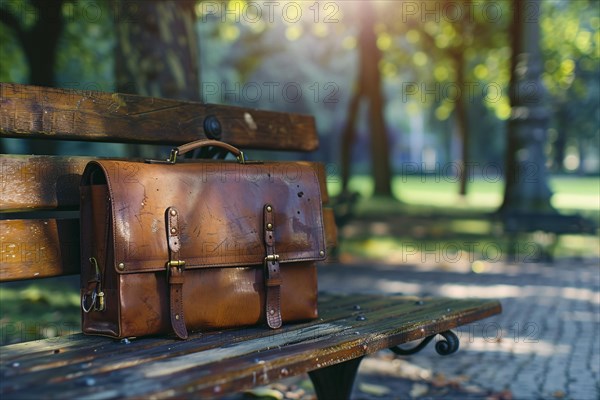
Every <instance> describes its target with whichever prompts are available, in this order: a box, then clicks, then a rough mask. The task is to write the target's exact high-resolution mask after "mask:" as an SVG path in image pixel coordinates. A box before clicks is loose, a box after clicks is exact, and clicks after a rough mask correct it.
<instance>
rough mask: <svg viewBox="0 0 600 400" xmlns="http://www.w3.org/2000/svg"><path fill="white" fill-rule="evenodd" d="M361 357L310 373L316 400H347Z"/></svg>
mask: <svg viewBox="0 0 600 400" xmlns="http://www.w3.org/2000/svg"><path fill="white" fill-rule="evenodd" d="M362 359H363V358H362V357H358V358H355V359H353V360H348V361H346V362H343V363H339V364H336V365H332V366H331V367H325V368H321V369H316V370H314V371H310V372H309V373H308V375H309V376H310V380H311V381H312V383H313V386H314V387H315V392H316V394H317V399H320V400H329V399H336V400H337V399H340V400H343V399H349V398H350V393H352V386H353V385H354V379H355V378H356V371H358V366H359V365H360V362H361V361H362Z"/></svg>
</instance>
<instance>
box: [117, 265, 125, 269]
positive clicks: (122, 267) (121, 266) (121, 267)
mask: <svg viewBox="0 0 600 400" xmlns="http://www.w3.org/2000/svg"><path fill="white" fill-rule="evenodd" d="M117 268H119V269H120V270H121V271H123V270H124V269H125V264H124V263H119V265H117Z"/></svg>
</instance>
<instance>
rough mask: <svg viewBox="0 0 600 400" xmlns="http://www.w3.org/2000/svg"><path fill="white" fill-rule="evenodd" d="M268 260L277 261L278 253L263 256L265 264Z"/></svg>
mask: <svg viewBox="0 0 600 400" xmlns="http://www.w3.org/2000/svg"><path fill="white" fill-rule="evenodd" d="M269 261H279V254H269V255H268V256H266V257H265V265H266V264H267V263H268V262H269Z"/></svg>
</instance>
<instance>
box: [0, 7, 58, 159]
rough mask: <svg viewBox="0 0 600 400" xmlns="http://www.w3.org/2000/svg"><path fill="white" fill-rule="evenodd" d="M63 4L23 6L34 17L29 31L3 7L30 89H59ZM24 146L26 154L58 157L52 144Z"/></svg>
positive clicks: (39, 142)
mask: <svg viewBox="0 0 600 400" xmlns="http://www.w3.org/2000/svg"><path fill="white" fill-rule="evenodd" d="M62 4H63V0H30V2H29V5H27V6H25V5H22V7H23V8H22V9H21V11H22V12H25V13H26V14H27V16H28V17H33V25H32V26H31V27H30V28H26V27H25V26H24V25H23V24H22V22H21V20H19V18H17V16H15V15H14V14H12V13H11V12H10V11H9V10H8V9H7V8H4V7H3V8H2V12H0V20H1V22H2V23H3V24H5V25H6V26H7V27H9V28H11V29H12V30H13V32H14V33H15V36H16V37H17V40H18V41H19V43H21V47H22V49H23V53H24V55H25V59H26V60H27V66H28V67H29V79H28V83H29V84H31V85H38V86H50V87H53V86H56V81H55V69H56V65H55V64H56V51H57V48H58V41H59V39H60V35H61V34H62V31H63V27H64V21H63V18H62ZM25 146H26V148H27V150H26V152H27V153H30V154H49V155H52V154H56V153H57V147H58V146H57V143H56V142H55V141H53V140H41V139H40V140H33V141H31V140H30V141H27V142H26V143H25ZM2 150H4V149H2Z"/></svg>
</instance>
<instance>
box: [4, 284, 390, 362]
mask: <svg viewBox="0 0 600 400" xmlns="http://www.w3.org/2000/svg"><path fill="white" fill-rule="evenodd" d="M319 296H320V298H319V302H320V303H323V304H324V303H327V308H325V309H321V310H320V315H319V321H320V322H332V321H334V320H337V319H340V318H344V317H346V316H347V315H348V310H350V309H353V306H354V305H355V304H361V310H369V311H375V310H378V309H380V308H384V307H386V306H387V304H388V300H387V299H386V298H383V297H377V298H374V297H373V296H372V295H353V296H343V297H340V296H336V297H332V296H331V295H327V294H323V293H321V294H320V295H319ZM355 313H358V311H356V312H355ZM312 323H313V322H308V323H307V324H312ZM300 326H301V325H298V324H294V325H284V326H283V327H282V328H281V330H280V331H277V333H284V332H289V331H291V330H293V329H297V328H299V327H300ZM202 335H203V339H202V342H199V343H197V347H196V348H195V349H196V350H207V349H211V348H215V347H219V346H222V344H223V343H229V344H233V343H236V342H238V341H242V340H248V339H256V338H263V337H268V336H272V335H273V331H270V330H265V329H261V328H257V327H250V328H244V329H239V330H226V331H216V332H209V333H204V334H202ZM196 336H200V335H196ZM94 339H98V341H100V342H101V343H98V341H97V340H94ZM107 343H112V342H110V341H109V342H107V341H106V339H103V338H99V337H96V336H85V335H82V334H80V335H70V336H61V337H58V338H56V339H53V340H52V341H50V340H47V341H44V340H36V341H31V342H24V343H19V344H15V345H11V346H8V347H3V348H2V360H3V361H5V362H7V363H9V362H11V361H18V362H19V364H20V365H19V368H20V369H21V371H33V370H36V371H41V370H43V369H45V368H46V367H45V366H40V365H39V364H38V358H39V357H43V356H47V355H49V354H53V357H52V359H53V360H55V361H56V362H59V363H61V364H62V365H67V364H77V363H80V362H83V361H87V360H89V359H90V353H94V354H93V356H102V357H108V356H110V357H113V356H114V355H116V354H120V355H123V354H127V353H132V352H135V353H136V354H140V352H143V351H144V350H148V349H150V351H152V349H153V348H155V347H159V346H162V345H165V344H169V345H173V343H174V342H173V339H172V338H166V337H165V338H164V339H159V338H156V339H151V340H147V339H140V340H134V341H132V342H131V343H130V344H128V345H127V346H112V345H111V346H108V347H104V348H103V350H102V353H100V354H96V353H95V352H93V349H94V348H97V346H99V345H101V344H107ZM175 343H177V342H175ZM179 343H184V342H179ZM56 350H58V351H57V352H56V353H55V351H56Z"/></svg>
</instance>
